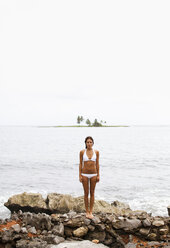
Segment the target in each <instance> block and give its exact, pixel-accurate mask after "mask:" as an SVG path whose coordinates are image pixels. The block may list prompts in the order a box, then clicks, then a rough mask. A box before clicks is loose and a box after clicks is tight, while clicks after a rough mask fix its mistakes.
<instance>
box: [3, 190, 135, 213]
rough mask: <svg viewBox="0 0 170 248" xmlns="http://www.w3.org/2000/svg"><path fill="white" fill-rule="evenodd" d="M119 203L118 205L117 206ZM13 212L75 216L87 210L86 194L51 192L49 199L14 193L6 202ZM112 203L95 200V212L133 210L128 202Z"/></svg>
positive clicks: (38, 195) (33, 194)
mask: <svg viewBox="0 0 170 248" xmlns="http://www.w3.org/2000/svg"><path fill="white" fill-rule="evenodd" d="M116 204H117V207H116V206H115V205H116ZM4 205H5V206H6V207H7V208H8V209H9V210H11V212H12V213H13V212H14V211H15V212H18V211H19V210H22V211H23V212H27V211H29V212H34V213H40V212H44V213H47V214H52V213H55V214H56V213H69V215H68V217H69V218H70V217H74V215H75V212H76V213H82V212H85V206H84V196H79V197H72V196H71V195H68V194H65V195H64V194H58V193H50V194H48V195H47V199H43V197H42V195H41V194H37V193H26V192H24V193H22V194H18V195H14V196H12V197H10V198H9V199H8V202H6V203H5V204H4ZM119 205H120V203H119V204H118V202H117V203H114V204H112V205H111V204H110V203H108V202H106V201H103V200H95V202H94V207H93V213H96V214H97V213H103V214H106V213H110V214H112V213H114V214H116V215H123V214H125V215H127V214H128V213H130V212H132V210H130V208H129V207H128V205H127V204H123V203H121V207H120V206H119Z"/></svg>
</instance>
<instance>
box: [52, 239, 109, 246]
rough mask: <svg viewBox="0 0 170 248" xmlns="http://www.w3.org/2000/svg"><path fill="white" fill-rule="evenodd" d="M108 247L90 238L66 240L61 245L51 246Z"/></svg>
mask: <svg viewBox="0 0 170 248" xmlns="http://www.w3.org/2000/svg"><path fill="white" fill-rule="evenodd" d="M80 247H81V248H108V246H105V245H103V244H95V243H93V242H91V241H89V240H83V241H69V242H68V241H65V242H63V243H60V244H59V245H53V246H50V248H80Z"/></svg>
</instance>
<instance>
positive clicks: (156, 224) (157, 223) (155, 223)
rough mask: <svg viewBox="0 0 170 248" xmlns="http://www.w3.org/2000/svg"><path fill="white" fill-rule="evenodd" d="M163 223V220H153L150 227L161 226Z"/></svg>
mask: <svg viewBox="0 0 170 248" xmlns="http://www.w3.org/2000/svg"><path fill="white" fill-rule="evenodd" d="M164 224H165V223H164V221H163V220H154V221H153V222H152V225H153V226H163V225H164Z"/></svg>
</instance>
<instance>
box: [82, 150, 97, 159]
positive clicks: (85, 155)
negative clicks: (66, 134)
mask: <svg viewBox="0 0 170 248" xmlns="http://www.w3.org/2000/svg"><path fill="white" fill-rule="evenodd" d="M92 150H93V156H92V158H88V157H87V149H85V151H84V154H83V161H96V153H95V151H94V149H92Z"/></svg>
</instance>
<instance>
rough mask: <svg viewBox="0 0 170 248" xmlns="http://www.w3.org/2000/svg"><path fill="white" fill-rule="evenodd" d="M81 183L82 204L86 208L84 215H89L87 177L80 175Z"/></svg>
mask: <svg viewBox="0 0 170 248" xmlns="http://www.w3.org/2000/svg"><path fill="white" fill-rule="evenodd" d="M82 178H83V179H82V184H83V188H84V205H85V208H86V217H89V208H88V195H89V179H88V177H85V176H83V175H82Z"/></svg>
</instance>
